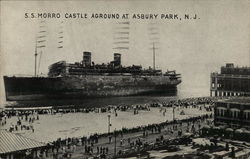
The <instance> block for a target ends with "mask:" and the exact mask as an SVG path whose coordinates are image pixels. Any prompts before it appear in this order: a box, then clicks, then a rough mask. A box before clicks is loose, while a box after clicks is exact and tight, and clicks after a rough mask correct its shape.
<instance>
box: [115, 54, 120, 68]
mask: <svg viewBox="0 0 250 159" xmlns="http://www.w3.org/2000/svg"><path fill="white" fill-rule="evenodd" d="M114 65H115V66H121V54H119V53H114Z"/></svg>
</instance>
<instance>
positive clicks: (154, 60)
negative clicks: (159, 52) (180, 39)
mask: <svg viewBox="0 0 250 159" xmlns="http://www.w3.org/2000/svg"><path fill="white" fill-rule="evenodd" d="M153 69H154V70H155V43H153Z"/></svg>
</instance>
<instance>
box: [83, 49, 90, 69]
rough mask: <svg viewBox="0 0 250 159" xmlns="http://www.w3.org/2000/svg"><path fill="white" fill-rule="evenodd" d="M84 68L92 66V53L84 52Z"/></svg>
mask: <svg viewBox="0 0 250 159" xmlns="http://www.w3.org/2000/svg"><path fill="white" fill-rule="evenodd" d="M82 63H83V66H85V67H86V66H91V52H87V51H84V52H83V61H82Z"/></svg>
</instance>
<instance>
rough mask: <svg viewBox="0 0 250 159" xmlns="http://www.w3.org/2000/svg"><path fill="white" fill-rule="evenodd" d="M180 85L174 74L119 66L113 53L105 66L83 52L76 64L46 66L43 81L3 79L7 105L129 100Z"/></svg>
mask: <svg viewBox="0 0 250 159" xmlns="http://www.w3.org/2000/svg"><path fill="white" fill-rule="evenodd" d="M179 83H181V79H180V74H176V73H175V71H168V72H165V73H163V72H162V71H161V70H157V69H155V66H154V67H153V68H149V69H143V68H142V67H141V66H139V65H132V66H126V67H125V66H122V65H121V54H119V53H115V54H114V60H113V61H111V62H110V63H108V64H95V63H94V62H92V61H91V52H83V60H82V61H81V62H76V63H66V62H65V61H59V62H56V63H54V64H52V65H50V66H49V72H48V76H47V77H39V76H37V75H35V76H34V77H17V76H11V77H10V76H4V85H5V94H6V100H7V101H26V100H37V99H82V98H91V97H109V96H130V95H141V94H145V93H147V94H148V93H159V92H170V91H176V86H177V85H178V84H179Z"/></svg>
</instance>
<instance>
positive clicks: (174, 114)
mask: <svg viewBox="0 0 250 159" xmlns="http://www.w3.org/2000/svg"><path fill="white" fill-rule="evenodd" d="M174 120H175V106H173V121H174Z"/></svg>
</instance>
